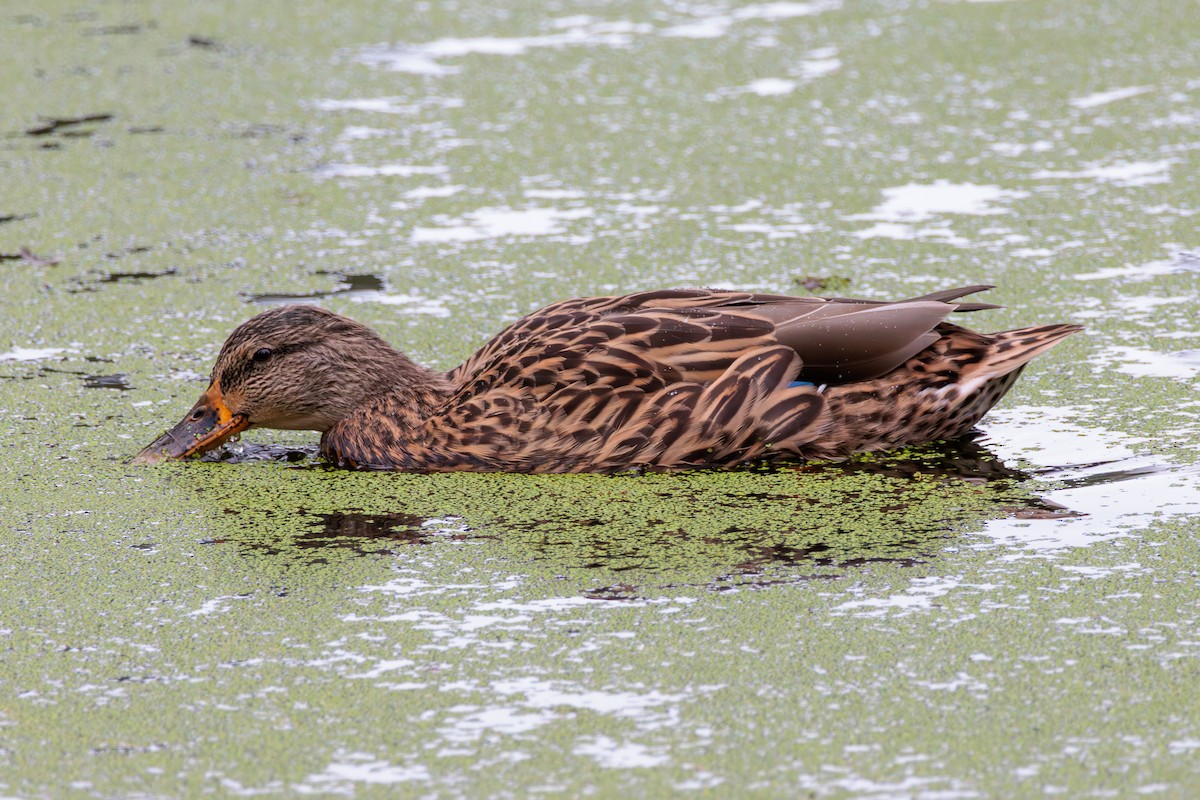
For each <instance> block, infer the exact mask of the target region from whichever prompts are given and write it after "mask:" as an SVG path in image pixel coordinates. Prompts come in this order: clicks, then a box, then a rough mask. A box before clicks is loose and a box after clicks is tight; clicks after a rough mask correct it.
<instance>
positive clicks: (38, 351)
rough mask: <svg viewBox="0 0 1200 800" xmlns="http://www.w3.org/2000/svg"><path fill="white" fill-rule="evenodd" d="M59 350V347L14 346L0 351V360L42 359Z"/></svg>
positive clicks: (56, 353) (61, 350)
mask: <svg viewBox="0 0 1200 800" xmlns="http://www.w3.org/2000/svg"><path fill="white" fill-rule="evenodd" d="M61 352H63V348H61V347H14V348H13V349H11V350H9V351H8V352H6V353H0V361H43V360H45V359H47V358H52V357H54V356H56V355H58V354H59V353H61Z"/></svg>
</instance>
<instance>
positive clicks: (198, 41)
mask: <svg viewBox="0 0 1200 800" xmlns="http://www.w3.org/2000/svg"><path fill="white" fill-rule="evenodd" d="M187 43H188V44H189V45H191V46H192V47H202V48H204V49H206V50H216V49H217V48H218V47H219V45H218V44H217V40H216V39H212V38H210V37H208V36H200V35H198V34H195V33H193V34H192V35H191V36H189V37H188V38H187Z"/></svg>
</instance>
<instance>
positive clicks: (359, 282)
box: [246, 271, 387, 305]
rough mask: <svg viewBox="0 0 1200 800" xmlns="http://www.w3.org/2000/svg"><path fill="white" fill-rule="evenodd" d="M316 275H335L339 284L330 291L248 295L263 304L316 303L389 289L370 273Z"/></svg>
mask: <svg viewBox="0 0 1200 800" xmlns="http://www.w3.org/2000/svg"><path fill="white" fill-rule="evenodd" d="M313 274H314V275H323V276H333V277H335V278H337V279H338V284H337V286H335V287H334V288H332V289H330V290H328V291H316V292H296V293H290V292H269V293H266V294H250V295H246V298H247V300H249V301H250V302H251V303H260V304H262V305H285V304H287V303H316V302H318V301H320V300H324V299H325V298H327V297H354V296H357V295H366V294H374V293H375V292H382V291H385V290H386V289H387V284H385V283H384V281H383V278H380V277H379V276H378V275H371V274H369V273H343V272H325V271H318V272H315V273H313Z"/></svg>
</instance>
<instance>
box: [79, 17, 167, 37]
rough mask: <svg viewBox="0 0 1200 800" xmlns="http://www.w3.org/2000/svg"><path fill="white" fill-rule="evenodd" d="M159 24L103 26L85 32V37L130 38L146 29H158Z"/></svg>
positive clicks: (133, 23) (134, 23)
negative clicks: (129, 36)
mask: <svg viewBox="0 0 1200 800" xmlns="http://www.w3.org/2000/svg"><path fill="white" fill-rule="evenodd" d="M157 27H158V24H157V23H156V22H154V20H151V21H150V22H147V23H146V24H145V25H143V24H141V23H140V22H131V23H127V24H125V25H101V26H99V27H97V28H88V29H87V30H85V31H84V32H83V35H84V36H128V35H131V34H135V33H141V32H142V31H143V30H146V29H153V28H157Z"/></svg>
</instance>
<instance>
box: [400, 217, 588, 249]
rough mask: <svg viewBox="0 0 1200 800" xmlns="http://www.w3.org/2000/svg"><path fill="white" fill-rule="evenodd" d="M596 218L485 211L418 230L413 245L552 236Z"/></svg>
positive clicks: (413, 238) (411, 238)
mask: <svg viewBox="0 0 1200 800" xmlns="http://www.w3.org/2000/svg"><path fill="white" fill-rule="evenodd" d="M592 216H595V214H594V212H593V211H592V210H591V209H590V208H571V209H558V208H526V209H512V208H481V209H479V210H477V211H472V212H471V213H469V214H467V215H465V216H464V217H461V218H444V224H441V225H439V226H438V227H429V226H417V227H415V228H413V231H412V234H411V236H410V238H409V240H410V241H411V242H412V243H413V244H437V243H444V242H474V241H479V240H482V239H497V238H501V237H507V236H552V235H556V234H563V233H566V228H565V227H564V223H567V222H570V221H573V220H577V219H585V218H588V217H592Z"/></svg>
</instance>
